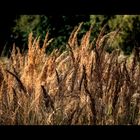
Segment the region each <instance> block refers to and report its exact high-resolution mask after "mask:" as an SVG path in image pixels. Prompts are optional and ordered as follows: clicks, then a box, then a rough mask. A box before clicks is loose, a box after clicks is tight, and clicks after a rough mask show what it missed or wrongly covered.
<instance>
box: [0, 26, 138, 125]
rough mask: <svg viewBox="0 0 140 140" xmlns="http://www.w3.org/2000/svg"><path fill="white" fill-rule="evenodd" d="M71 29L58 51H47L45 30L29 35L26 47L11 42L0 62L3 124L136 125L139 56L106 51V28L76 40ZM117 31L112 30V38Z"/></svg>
mask: <svg viewBox="0 0 140 140" xmlns="http://www.w3.org/2000/svg"><path fill="white" fill-rule="evenodd" d="M81 26H82V24H80V25H79V26H78V27H75V29H74V30H73V32H72V33H71V35H70V37H69V40H68V42H67V45H66V50H65V51H63V52H61V51H60V50H59V49H54V50H53V51H52V52H51V53H49V54H48V53H46V51H47V48H48V47H49V44H50V43H51V42H52V41H53V40H52V39H50V40H49V39H48V36H49V34H48V33H47V34H46V38H45V40H44V44H43V45H42V46H41V45H40V40H39V38H33V35H32V33H31V34H30V35H29V38H28V51H27V52H24V53H21V51H20V49H19V48H18V47H16V46H15V45H14V46H13V50H12V52H11V56H10V57H9V58H3V59H2V58H1V60H0V124H1V125H138V124H140V63H139V61H140V57H139V50H138V49H136V48H135V49H134V50H133V53H132V54H131V56H123V54H122V52H121V50H119V49H114V50H113V52H112V53H108V52H107V51H106V49H107V47H108V46H107V45H106V44H105V43H104V39H105V35H104V28H103V29H102V30H101V32H100V34H99V35H98V38H96V39H95V40H93V41H91V40H90V35H91V32H92V30H93V29H94V28H92V27H91V28H90V29H89V31H87V32H86V34H85V35H84V36H83V37H82V39H81V41H80V42H78V39H77V35H78V32H79V30H80V28H81ZM116 35H117V32H114V34H112V40H111V41H113V40H114V39H115V36H116Z"/></svg>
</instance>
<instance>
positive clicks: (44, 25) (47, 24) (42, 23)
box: [13, 15, 89, 51]
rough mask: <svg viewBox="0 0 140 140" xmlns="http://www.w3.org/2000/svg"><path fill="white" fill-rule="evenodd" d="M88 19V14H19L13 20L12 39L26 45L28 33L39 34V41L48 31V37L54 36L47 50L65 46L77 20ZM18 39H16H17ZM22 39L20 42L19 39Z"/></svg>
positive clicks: (85, 20)
mask: <svg viewBox="0 0 140 140" xmlns="http://www.w3.org/2000/svg"><path fill="white" fill-rule="evenodd" d="M82 21H84V22H87V21H89V16H83V15H75V16H45V15H21V16H19V17H18V18H17V19H16V20H15V27H14V28H13V33H14V39H15V40H16V42H17V44H18V46H20V45H21V44H22V45H23V46H26V47H27V40H28V34H29V33H30V32H33V35H34V36H40V39H41V43H43V40H44V38H45V35H46V33H47V32H49V37H50V38H55V39H54V41H53V42H52V43H51V45H50V47H49V50H50V51H51V50H52V49H53V48H56V46H57V48H61V49H64V48H65V44H66V42H67V40H68V38H69V36H70V33H71V32H72V30H73V29H74V27H75V26H76V25H78V23H79V22H82ZM17 39H18V40H19V41H18V40H17ZM20 40H22V43H21V41H20Z"/></svg>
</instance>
